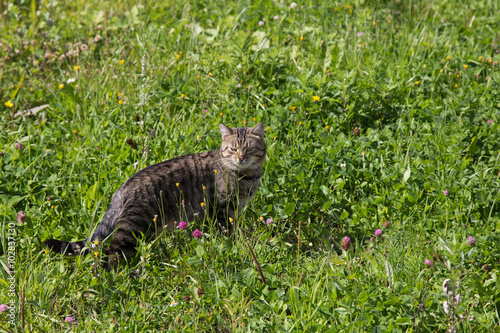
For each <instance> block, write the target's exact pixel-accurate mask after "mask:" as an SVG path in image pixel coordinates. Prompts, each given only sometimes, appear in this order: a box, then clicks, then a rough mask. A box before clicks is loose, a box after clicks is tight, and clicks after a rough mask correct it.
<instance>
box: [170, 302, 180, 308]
mask: <svg viewBox="0 0 500 333" xmlns="http://www.w3.org/2000/svg"><path fill="white" fill-rule="evenodd" d="M177 305H179V303H178V302H176V301H172V302H170V304H169V307H172V306H173V307H176V306H177Z"/></svg>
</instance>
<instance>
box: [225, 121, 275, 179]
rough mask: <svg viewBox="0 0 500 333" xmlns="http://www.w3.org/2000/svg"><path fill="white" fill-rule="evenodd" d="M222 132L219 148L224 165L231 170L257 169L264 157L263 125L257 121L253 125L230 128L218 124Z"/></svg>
mask: <svg viewBox="0 0 500 333" xmlns="http://www.w3.org/2000/svg"><path fill="white" fill-rule="evenodd" d="M219 128H220V132H221V134H222V145H221V148H220V152H221V158H222V161H223V163H224V166H225V167H227V168H228V169H231V170H239V171H244V170H250V169H258V168H260V166H261V165H262V163H263V162H264V159H265V157H266V144H265V143H264V125H262V123H261V122H259V123H258V124H257V125H255V126H254V127H251V128H249V127H235V128H230V127H227V126H226V125H223V124H220V125H219Z"/></svg>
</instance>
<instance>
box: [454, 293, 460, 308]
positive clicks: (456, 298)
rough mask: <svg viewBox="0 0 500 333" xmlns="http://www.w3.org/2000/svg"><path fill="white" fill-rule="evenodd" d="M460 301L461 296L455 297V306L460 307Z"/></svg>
mask: <svg viewBox="0 0 500 333" xmlns="http://www.w3.org/2000/svg"><path fill="white" fill-rule="evenodd" d="M460 300H461V298H460V294H456V295H455V305H458V304H459V303H460Z"/></svg>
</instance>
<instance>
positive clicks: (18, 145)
mask: <svg viewBox="0 0 500 333" xmlns="http://www.w3.org/2000/svg"><path fill="white" fill-rule="evenodd" d="M16 148H17V149H19V150H23V149H24V146H23V145H22V144H20V143H19V142H18V143H16Z"/></svg>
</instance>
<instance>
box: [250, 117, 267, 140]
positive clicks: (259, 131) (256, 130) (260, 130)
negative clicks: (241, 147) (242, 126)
mask: <svg viewBox="0 0 500 333" xmlns="http://www.w3.org/2000/svg"><path fill="white" fill-rule="evenodd" d="M248 132H249V133H252V134H255V135H258V136H260V137H263V136H264V125H262V122H261V121H259V123H258V124H257V125H255V126H254V127H252V128H251V129H250V131H248Z"/></svg>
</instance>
